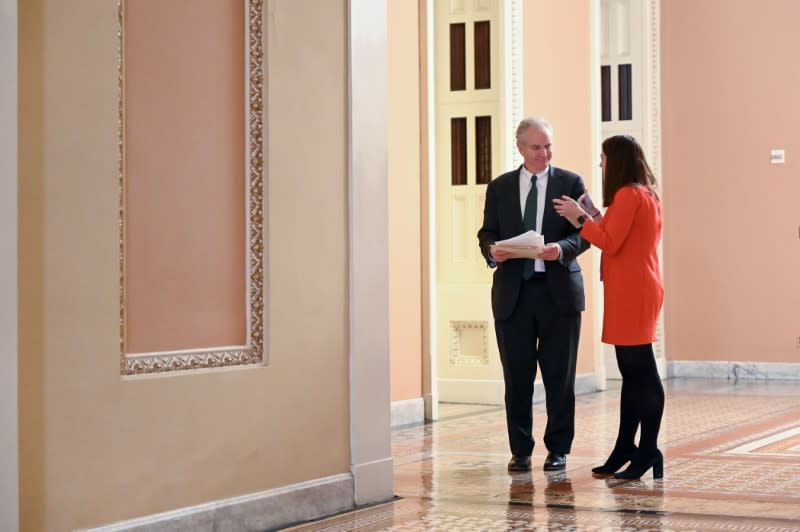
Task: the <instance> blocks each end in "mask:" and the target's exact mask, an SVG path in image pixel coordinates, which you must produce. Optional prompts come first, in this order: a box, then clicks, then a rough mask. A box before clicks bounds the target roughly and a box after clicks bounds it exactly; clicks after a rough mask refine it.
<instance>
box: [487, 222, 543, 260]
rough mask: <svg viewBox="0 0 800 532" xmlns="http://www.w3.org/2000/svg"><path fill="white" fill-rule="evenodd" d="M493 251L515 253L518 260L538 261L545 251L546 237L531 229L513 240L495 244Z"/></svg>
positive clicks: (509, 239) (500, 241)
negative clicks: (540, 254)
mask: <svg viewBox="0 0 800 532" xmlns="http://www.w3.org/2000/svg"><path fill="white" fill-rule="evenodd" d="M492 249H499V250H501V251H506V252H508V253H513V254H514V255H515V256H516V257H517V258H526V259H536V258H538V255H539V253H541V252H542V250H543V249H544V237H543V236H542V235H540V234H539V233H537V232H536V231H534V230H533V229H531V230H530V231H527V232H525V233H522V234H521V235H517V236H515V237H513V238H508V239H506V240H499V241H497V242H495V243H494V244H493V245H492Z"/></svg>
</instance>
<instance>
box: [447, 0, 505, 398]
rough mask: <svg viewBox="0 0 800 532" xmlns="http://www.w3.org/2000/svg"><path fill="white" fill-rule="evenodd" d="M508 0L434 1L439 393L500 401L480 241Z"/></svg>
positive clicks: (501, 146) (501, 149) (500, 95)
mask: <svg viewBox="0 0 800 532" xmlns="http://www.w3.org/2000/svg"><path fill="white" fill-rule="evenodd" d="M503 4H504V2H503V0H433V21H434V22H433V33H434V43H435V44H434V65H435V79H434V100H435V101H434V103H435V105H434V109H433V113H434V116H435V141H434V142H435V154H434V160H435V178H434V179H435V200H434V209H435V215H434V217H433V219H434V220H435V224H436V226H435V239H436V248H435V249H436V251H435V260H436V265H435V266H436V291H435V294H436V313H435V324H434V327H435V330H436V342H435V345H434V347H435V351H436V355H435V361H436V362H435V363H436V373H437V375H438V380H437V385H438V391H439V400H440V401H445V402H463V403H482V404H502V403H503V378H502V368H501V366H500V359H499V355H498V353H497V344H496V341H495V336H494V327H493V321H492V311H491V302H490V291H491V281H492V277H491V276H492V270H490V269H489V268H488V267H487V266H486V262H485V261H484V259H483V257H482V256H481V254H480V251H479V249H478V243H477V237H476V234H477V232H478V229H479V228H480V226H481V223H482V220H483V204H484V198H485V194H486V185H487V184H488V183H489V181H491V179H493V178H494V177H496V176H497V175H499V174H500V173H501V172H503V171H505V170H506V165H507V164H508V150H507V147H508V143H509V139H510V138H511V136H510V135H509V132H508V129H509V127H510V126H509V124H508V123H507V122H508V121H507V120H506V119H505V117H504V103H505V101H504V92H505V87H504V85H505V82H504V79H505V69H506V68H507V67H506V66H505V65H504V64H503V61H505V59H504V56H505V54H504V53H503V51H502V50H503V46H504V45H503V43H504V39H503V32H504V27H503V8H504V5H503Z"/></svg>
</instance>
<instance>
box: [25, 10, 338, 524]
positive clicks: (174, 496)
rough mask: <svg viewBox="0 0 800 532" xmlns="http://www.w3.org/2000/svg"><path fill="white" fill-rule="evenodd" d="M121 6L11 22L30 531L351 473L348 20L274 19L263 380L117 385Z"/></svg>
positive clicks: (332, 16) (227, 374)
mask: <svg viewBox="0 0 800 532" xmlns="http://www.w3.org/2000/svg"><path fill="white" fill-rule="evenodd" d="M115 4H116V3H115V2H107V1H105V0H85V1H83V2H78V3H75V4H74V5H72V4H71V5H70V8H69V9H64V7H63V2H61V1H60V0H26V2H25V9H24V10H20V37H21V38H20V95H21V101H20V120H21V125H20V232H19V234H20V242H21V244H20V293H22V294H24V295H25V297H24V298H22V299H21V300H20V307H19V311H20V324H21V325H20V390H21V393H20V418H21V419H20V425H21V430H20V447H21V452H20V468H21V471H20V473H21V474H20V478H21V481H20V488H21V499H22V502H21V507H22V524H21V526H22V528H23V529H24V530H70V529H73V528H76V527H85V526H93V525H100V524H104V523H110V522H114V521H117V520H121V519H126V518H132V517H136V516H142V515H147V514H152V513H155V512H161V511H165V510H171V509H175V508H180V507H184V506H188V505H194V504H200V503H203V502H207V501H212V500H218V499H222V498H226V497H231V496H236V495H242V494H247V493H252V492H257V491H260V490H264V489H269V488H274V487H278V486H283V485H287V484H292V483H296V482H301V481H305V480H309V479H313V478H319V477H324V476H327V475H332V474H338V473H344V472H347V471H349V466H350V457H349V441H348V437H349V419H348V413H347V412H348V348H347V332H346V331H347V329H348V325H347V315H348V312H347V275H348V274H347V259H346V257H347V246H348V243H347V216H346V206H347V195H346V194H347V177H346V175H347V146H346V131H347V123H346V105H345V103H346V101H347V95H346V86H347V75H346V6H345V3H344V2H341V1H340V2H331V1H329V0H272V1H270V2H269V3H268V4H267V5H268V10H269V13H268V18H267V27H266V30H265V34H266V35H267V39H268V48H267V50H268V58H267V61H266V63H267V65H268V79H267V83H268V91H267V93H268V96H267V138H268V142H267V144H268V145H269V150H268V152H267V161H268V162H267V174H268V175H267V187H266V188H267V190H266V194H265V196H266V198H267V203H268V211H267V212H268V219H267V242H268V249H267V268H266V270H267V271H268V272H269V279H268V284H267V285H266V288H265V297H266V301H267V305H268V309H267V312H266V315H267V319H268V339H267V349H268V356H269V365H268V366H267V367H263V368H247V369H240V370H227V371H212V372H206V373H198V374H184V375H180V376H168V377H161V378H143V379H134V380H122V379H121V378H120V375H119V352H118V349H119V338H118V335H119V323H118V321H119V308H118V290H119V256H118V251H119V247H118V245H117V238H118V225H117V224H118V220H117V216H118V213H117V200H118V195H117V194H118V183H117V163H118V161H117V96H118V92H117V31H118V27H117V10H116V5H115ZM308 13H315V16H314V17H308V16H307V15H308ZM310 205H313V206H314V207H313V208H310V207H309V206H310ZM305 241H313V242H315V243H318V244H320V246H321V248H314V247H312V246H308V245H306V244H304V242H305ZM298 412H302V413H303V415H302V416H299V415H297V413H298ZM320 441H324V445H319V442H320ZM287 464H290V465H291V466H290V467H287Z"/></svg>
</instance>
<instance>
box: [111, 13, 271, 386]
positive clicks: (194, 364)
mask: <svg viewBox="0 0 800 532" xmlns="http://www.w3.org/2000/svg"><path fill="white" fill-rule="evenodd" d="M243 1H245V2H247V5H246V8H247V19H248V20H247V28H248V36H247V41H248V61H247V77H248V130H247V145H248V148H249V153H248V158H249V161H248V190H247V193H248V195H247V199H248V202H249V208H248V244H249V245H248V248H249V249H248V260H247V267H248V271H247V278H248V281H249V282H248V285H249V286H248V299H249V306H248V312H247V318H248V324H247V339H248V343H247V345H246V346H241V347H238V346H237V347H233V348H230V347H225V348H219V349H200V350H196V351H194V350H189V351H176V352H163V353H142V354H136V355H128V354H127V353H126V348H125V172H124V160H125V159H124V155H125V136H124V133H125V102H124V66H125V57H124V53H123V51H124V48H123V45H124V35H123V31H124V21H125V19H124V16H125V0H118V4H117V9H118V24H119V32H118V46H119V51H118V63H117V65H118V90H119V108H118V121H119V124H118V139H119V140H118V149H119V166H118V182H119V264H120V279H119V282H120V291H119V308H120V310H119V327H120V373H121V374H122V375H143V374H149V373H164V372H172V371H182V370H190V369H204V368H219V367H225V366H242V365H248V364H259V363H261V362H262V361H263V359H264V44H263V12H264V5H263V0H243Z"/></svg>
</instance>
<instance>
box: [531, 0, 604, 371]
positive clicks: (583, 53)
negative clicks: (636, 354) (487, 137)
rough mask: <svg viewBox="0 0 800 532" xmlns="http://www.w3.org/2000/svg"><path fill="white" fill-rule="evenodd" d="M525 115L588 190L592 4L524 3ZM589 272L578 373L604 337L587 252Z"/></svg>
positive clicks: (584, 263) (557, 162)
mask: <svg viewBox="0 0 800 532" xmlns="http://www.w3.org/2000/svg"><path fill="white" fill-rule="evenodd" d="M522 13H523V17H524V19H523V26H522V29H523V35H524V37H523V46H522V50H523V51H522V60H523V65H522V72H523V87H524V91H525V92H524V95H523V109H522V113H523V115H525V116H528V115H538V116H544V117H546V118H547V119H548V120H549V121H550V123H551V124H552V125H553V129H554V130H555V131H554V138H553V165H554V166H559V167H563V168H566V169H568V170H571V171H573V172H576V173H577V174H579V175H580V176H581V177H583V180H584V182H585V183H586V185H587V187H589V186H590V185H591V182H592V175H593V173H594V172H595V171H596V161H594V160H593V154H594V153H595V150H596V146H594V144H595V140H594V136H593V122H594V121H593V112H594V111H593V109H594V106H593V101H592V76H593V71H592V65H593V63H592V58H591V50H592V41H591V38H592V27H591V21H592V17H593V12H592V2H591V1H589V0H570V1H569V2H552V1H549V0H526V1H525V2H523V9H522ZM579 261H580V264H581V267H582V268H583V270H584V273H583V280H584V284H585V286H586V303H587V308H586V312H584V313H583V317H582V326H581V339H580V349H579V351H578V373H590V372H592V371H593V368H594V359H593V357H594V348H595V345H596V337H597V336H598V335H599V331H596V330H595V329H594V327H593V323H594V321H595V317H594V314H595V311H596V309H595V308H593V306H592V301H593V297H592V294H593V290H595V289H596V288H595V286H594V284H595V283H594V278H595V277H596V276H597V273H596V270H597V264H596V261H595V258H594V255H593V254H592V253H591V252H586V253H584V254H583V255H581V258H580V259H579Z"/></svg>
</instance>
